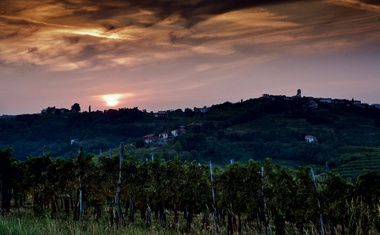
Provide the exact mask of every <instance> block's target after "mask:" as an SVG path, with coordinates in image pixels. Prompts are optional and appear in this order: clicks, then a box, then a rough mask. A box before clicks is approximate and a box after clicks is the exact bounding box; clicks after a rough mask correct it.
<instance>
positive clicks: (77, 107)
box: [71, 103, 80, 113]
mask: <svg viewBox="0 0 380 235" xmlns="http://www.w3.org/2000/svg"><path fill="white" fill-rule="evenodd" d="M71 112H72V113H79V112H80V105H79V104H78V103H75V104H73V105H72V106H71Z"/></svg>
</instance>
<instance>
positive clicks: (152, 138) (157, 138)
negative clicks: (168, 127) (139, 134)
mask: <svg viewBox="0 0 380 235" xmlns="http://www.w3.org/2000/svg"><path fill="white" fill-rule="evenodd" d="M184 133H186V129H185V127H183V126H181V127H180V128H179V129H175V130H172V131H170V133H167V132H162V133H160V134H158V135H155V134H149V135H146V136H144V137H143V139H144V142H145V144H151V143H156V142H158V143H166V141H167V140H168V139H171V138H174V137H177V136H179V135H181V134H184Z"/></svg>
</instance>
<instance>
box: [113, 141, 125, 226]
mask: <svg viewBox="0 0 380 235" xmlns="http://www.w3.org/2000/svg"><path fill="white" fill-rule="evenodd" d="M123 160H124V143H120V153H119V181H118V182H117V189H116V195H115V207H116V211H117V216H118V221H121V222H122V224H123V225H124V223H125V221H124V217H123V213H122V212H121V206H120V192H121V172H122V166H123Z"/></svg>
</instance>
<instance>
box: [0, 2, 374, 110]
mask: <svg viewBox="0 0 380 235" xmlns="http://www.w3.org/2000/svg"><path fill="white" fill-rule="evenodd" d="M379 13H380V2H379V1H375V0H371V1H369V0H315V1H310V0H301V1H293V0H272V1H259V0H252V1H208V0H196V1H166V0H165V1H161V0H157V1H156V0H155V1H147V2H145V1H120V0H108V1H106V3H104V4H94V3H93V1H88V0H75V1H71V0H70V1H58V0H51V1H48V2H46V1H42V2H41V1H38V0H28V1H7V0H5V1H4V0H0V116H1V115H2V114H23V113H36V112H40V111H41V110H42V109H44V108H46V107H51V106H56V107H70V106H71V105H72V104H73V103H76V102H78V103H79V104H80V105H81V106H84V107H85V106H89V105H92V107H93V108H95V109H104V108H107V107H114V106H120V107H119V108H123V107H128V108H130V107H139V108H141V109H146V110H149V111H159V110H170V109H177V108H181V109H184V108H189V107H203V106H211V105H213V104H219V103H223V102H225V101H229V102H236V101H240V100H241V99H243V100H246V99H250V98H257V97H260V96H261V95H262V94H265V93H266V94H281V95H287V96H292V95H294V94H295V92H296V91H297V89H302V94H303V95H305V96H314V97H330V98H341V99H350V100H351V99H352V98H354V99H356V100H361V101H362V102H365V103H369V104H376V103H380V95H379V92H378V87H380V79H378V75H379V74H380V66H378V61H379V60H380V34H379V26H380V21H379ZM342 87H344V89H342ZM57 88H59V92H57ZM104 93H107V94H105V95H102V94H104Z"/></svg>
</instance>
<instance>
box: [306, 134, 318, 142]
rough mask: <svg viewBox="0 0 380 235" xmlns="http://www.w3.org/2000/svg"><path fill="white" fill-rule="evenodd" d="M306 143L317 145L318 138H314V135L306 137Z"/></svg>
mask: <svg viewBox="0 0 380 235" xmlns="http://www.w3.org/2000/svg"><path fill="white" fill-rule="evenodd" d="M305 141H306V142H307V143H315V142H318V140H317V137H315V136H312V135H306V136H305Z"/></svg>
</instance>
